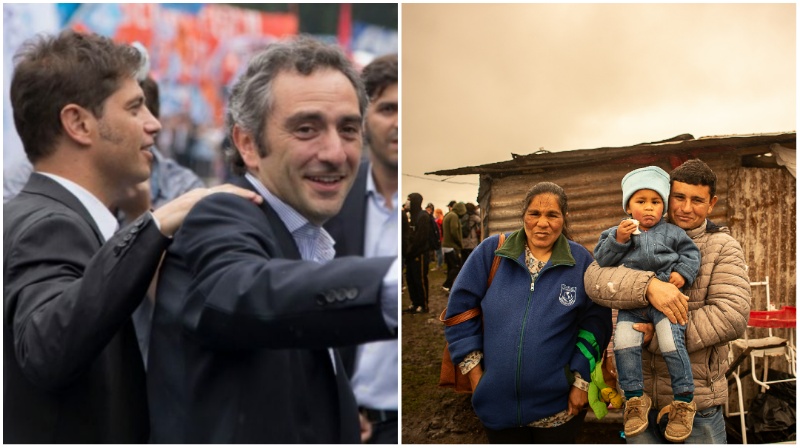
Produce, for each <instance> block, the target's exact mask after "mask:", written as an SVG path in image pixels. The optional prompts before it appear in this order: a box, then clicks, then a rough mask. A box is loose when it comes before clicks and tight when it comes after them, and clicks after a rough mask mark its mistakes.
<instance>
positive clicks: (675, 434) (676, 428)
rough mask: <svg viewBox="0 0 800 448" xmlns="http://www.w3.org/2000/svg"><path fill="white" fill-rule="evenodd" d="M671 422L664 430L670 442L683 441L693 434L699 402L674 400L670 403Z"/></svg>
mask: <svg viewBox="0 0 800 448" xmlns="http://www.w3.org/2000/svg"><path fill="white" fill-rule="evenodd" d="M670 407H671V408H672V409H670V411H669V423H667V429H666V431H664V437H666V438H667V440H669V441H670V442H683V441H684V440H686V439H687V438H688V437H689V435H691V434H692V424H693V423H694V415H695V414H696V413H697V404H695V402H694V401H691V402H689V403H686V402H685V401H677V400H676V401H673V402H672V404H671V405H670Z"/></svg>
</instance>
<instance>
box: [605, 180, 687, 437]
mask: <svg viewBox="0 0 800 448" xmlns="http://www.w3.org/2000/svg"><path fill="white" fill-rule="evenodd" d="M669 188H670V180H669V175H668V174H667V173H666V172H665V171H664V170H662V169H661V168H659V167H657V166H648V167H645V168H639V169H636V170H633V171H631V172H630V173H628V174H626V175H625V177H624V178H622V208H623V209H624V210H625V213H627V214H628V215H629V218H626V219H624V220H623V221H622V222H621V223H620V224H619V225H618V226H614V227H612V228H610V229H608V230H606V231H605V232H603V233H602V235H600V241H598V242H597V246H596V247H595V249H594V257H595V259H596V260H597V263H598V264H599V265H600V266H601V267H609V266H621V265H624V266H625V267H628V268H631V269H639V270H645V271H653V272H655V273H656V277H658V279H659V280H662V281H665V282H669V283H672V284H673V285H675V286H677V287H678V288H683V287H684V286H689V285H691V284H692V283H693V282H694V279H695V277H696V276H697V271H698V269H699V268H700V250H699V249H698V248H697V246H696V245H695V244H694V243H693V242H692V239H691V238H689V236H688V235H686V232H685V231H684V230H683V229H681V228H680V227H678V226H676V225H673V224H670V223H668V222H666V221H664V219H663V218H664V215H665V214H666V212H667V202H668V200H669ZM644 322H652V323H653V325H654V326H655V331H656V335H657V336H658V345H659V348H660V349H661V354H662V356H663V357H664V360H666V362H667V368H668V370H669V375H670V378H671V380H672V393H673V394H674V397H675V401H673V402H672V404H671V405H670V407H671V409H670V416H669V423H668V424H667V428H666V432H665V434H664V436H665V437H666V438H667V440H669V441H671V442H682V441H684V440H686V438H687V437H689V435H690V434H691V433H692V423H693V421H694V415H695V412H696V411H697V405H696V404H695V402H694V378H693V377H692V366H691V364H690V362H689V355H688V353H687V351H686V342H685V333H686V325H681V324H680V323H675V324H673V323H671V322H670V321H669V319H668V318H667V316H666V315H664V313H662V312H661V311H659V310H657V309H656V308H654V307H653V306H652V305H648V306H647V307H645V308H638V309H628V310H619V314H618V316H617V328H616V331H615V335H614V356H615V358H616V363H617V373H618V378H619V386H620V387H621V388H622V390H623V391H624V392H625V398H626V400H627V401H626V403H625V413H624V419H625V423H624V424H625V436H626V437H632V436H635V435H637V434H640V433H642V432H643V431H644V430H645V429H647V413H648V411H649V410H650V407H651V405H652V401H651V399H650V397H649V396H647V394H645V393H644V391H643V390H642V389H643V387H644V385H643V382H644V380H643V377H642V341H643V338H644V334H643V333H641V332H639V331H637V330H635V329H634V328H633V324H636V323H644Z"/></svg>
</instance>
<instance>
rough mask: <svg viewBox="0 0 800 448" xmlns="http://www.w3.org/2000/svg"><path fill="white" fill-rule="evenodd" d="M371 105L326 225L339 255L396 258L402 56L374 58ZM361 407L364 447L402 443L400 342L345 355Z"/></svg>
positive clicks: (367, 82)
mask: <svg viewBox="0 0 800 448" xmlns="http://www.w3.org/2000/svg"><path fill="white" fill-rule="evenodd" d="M361 79H362V80H363V81H364V86H365V88H366V92H367V96H369V100H370V102H369V106H368V107H367V114H366V117H365V121H364V140H365V143H366V146H367V147H368V150H369V159H368V160H362V162H361V167H360V169H359V174H358V177H357V178H356V182H355V184H354V185H353V189H352V190H351V191H350V194H349V195H348V196H347V199H345V202H344V205H343V206H342V210H341V211H340V212H339V214H338V215H336V216H335V217H333V218H332V219H331V220H329V221H328V222H326V223H325V229H326V230H328V232H329V233H330V234H331V236H332V237H333V239H334V240H335V241H336V245H335V248H336V256H337V257H341V256H347V255H358V256H366V257H377V256H391V257H397V255H398V254H397V231H398V229H397V212H398V210H397V183H398V180H397V160H398V147H397V138H398V130H399V128H398V114H397V112H398V98H397V55H396V54H392V55H387V56H383V57H380V58H377V59H375V60H374V61H372V62H371V63H369V64H368V65H367V66H366V67H364V70H362V72H361ZM340 352H341V354H342V360H343V362H344V363H345V368H346V369H347V370H348V374H350V375H351V378H352V379H351V384H352V386H353V392H354V394H355V396H356V402H357V403H358V406H359V411H360V421H361V434H362V437H361V439H362V442H367V443H385V444H397V440H398V437H397V405H398V399H397V353H398V352H397V340H388V341H375V342H369V343H366V344H362V345H360V346H357V347H346V348H343V349H341V350H340Z"/></svg>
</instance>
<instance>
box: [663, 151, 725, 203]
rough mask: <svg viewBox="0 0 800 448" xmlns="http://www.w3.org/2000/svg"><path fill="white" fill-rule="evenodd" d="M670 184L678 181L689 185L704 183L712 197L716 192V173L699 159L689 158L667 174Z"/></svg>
mask: <svg viewBox="0 0 800 448" xmlns="http://www.w3.org/2000/svg"><path fill="white" fill-rule="evenodd" d="M669 181H670V186H672V182H674V181H678V182H683V183H685V184H689V185H704V186H707V187H708V191H709V192H710V193H711V197H712V198H713V197H714V196H715V195H716V194H717V175H716V174H714V171H712V170H711V168H709V166H708V165H706V164H705V162H703V161H702V160H700V159H689V160H687V161H685V162H683V164H681V166H679V167H677V168H675V169H674V170H672V172H671V173H670V174H669Z"/></svg>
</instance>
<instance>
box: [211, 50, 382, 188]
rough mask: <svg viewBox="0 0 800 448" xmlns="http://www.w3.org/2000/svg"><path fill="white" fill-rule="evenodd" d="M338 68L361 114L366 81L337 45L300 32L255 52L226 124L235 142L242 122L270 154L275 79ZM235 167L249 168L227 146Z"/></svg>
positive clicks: (234, 91)
mask: <svg viewBox="0 0 800 448" xmlns="http://www.w3.org/2000/svg"><path fill="white" fill-rule="evenodd" d="M320 68H329V69H334V70H338V71H339V72H341V73H342V74H343V75H345V76H346V77H347V79H348V80H349V81H350V83H351V84H352V85H353V88H354V89H355V91H356V95H357V96H358V106H359V111H360V112H361V117H362V118H363V117H364V114H365V111H366V109H367V103H368V101H369V100H368V97H367V94H366V92H365V91H364V84H363V83H362V82H361V79H360V78H359V76H358V73H357V72H356V70H355V68H353V65H352V64H351V63H350V61H349V60H348V59H347V56H346V55H345V54H344V52H342V50H341V49H340V48H339V47H337V46H336V45H328V44H325V43H322V42H319V41H317V40H315V39H313V38H311V37H308V36H298V37H295V38H292V39H289V40H286V41H281V42H275V43H273V44H270V46H269V47H267V49H266V50H264V51H262V52H261V53H259V54H257V55H255V56H254V57H253V58H252V59H251V60H250V62H249V63H248V64H247V69H246V70H245V72H244V73H243V74H242V75H241V76H240V77H239V79H238V80H237V81H236V83H235V84H234V85H233V88H232V89H231V96H230V99H229V100H228V110H227V112H226V114H225V126H226V128H227V133H228V139H229V140H230V142H231V145H232V146H235V143H234V140H233V127H234V126H235V125H239V127H241V128H243V129H244V130H246V131H247V132H249V133H251V134H252V135H253V139H254V141H255V143H256V150H257V151H258V155H259V156H261V157H266V156H267V153H268V150H269V148H266V147H265V141H266V139H265V137H266V125H267V116H268V115H269V113H270V112H271V111H272V104H273V102H274V98H273V95H272V83H273V82H274V80H275V78H276V77H277V76H278V75H279V74H280V73H283V72H297V73H300V74H301V75H304V76H308V75H311V74H312V73H314V72H315V71H316V70H317V69H320ZM226 153H227V156H228V161H229V163H230V166H231V170H232V171H233V172H234V173H235V174H244V173H245V172H247V168H246V166H245V164H244V160H243V159H242V156H241V154H239V151H237V150H236V148H235V147H232V148H228V149H227V150H226Z"/></svg>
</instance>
